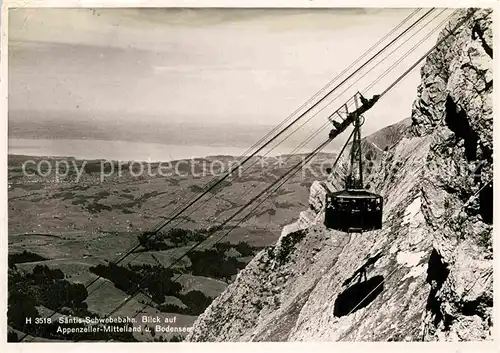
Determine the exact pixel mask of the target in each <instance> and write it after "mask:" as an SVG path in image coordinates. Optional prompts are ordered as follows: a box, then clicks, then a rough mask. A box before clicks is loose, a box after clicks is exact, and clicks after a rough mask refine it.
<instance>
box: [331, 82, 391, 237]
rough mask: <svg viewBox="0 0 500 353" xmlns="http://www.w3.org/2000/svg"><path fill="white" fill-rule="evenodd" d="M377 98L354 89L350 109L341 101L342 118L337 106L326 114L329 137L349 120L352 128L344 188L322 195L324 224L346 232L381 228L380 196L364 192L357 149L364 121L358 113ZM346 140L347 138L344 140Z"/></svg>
mask: <svg viewBox="0 0 500 353" xmlns="http://www.w3.org/2000/svg"><path fill="white" fill-rule="evenodd" d="M379 98H380V95H375V96H373V97H372V98H371V99H366V98H365V97H363V95H361V93H359V92H357V93H356V94H355V95H354V96H353V97H352V99H353V100H354V105H355V110H354V111H353V112H349V111H348V104H347V103H346V104H344V108H345V118H344V117H343V116H342V114H341V110H340V109H339V110H337V111H336V112H335V113H333V114H332V115H331V116H330V117H329V118H328V120H330V122H331V123H332V125H333V126H334V128H333V129H332V130H331V131H330V134H329V138H331V139H333V138H335V137H336V136H338V134H340V133H342V132H343V131H344V130H345V129H346V128H347V127H348V126H349V125H350V124H353V125H354V131H353V133H352V135H351V137H352V139H353V140H352V146H351V152H350V165H349V173H348V174H347V176H346V178H345V189H344V190H340V191H337V192H331V191H330V190H327V193H326V196H325V198H326V200H325V221H324V224H325V226H326V227H327V228H330V229H334V230H338V231H341V232H347V233H351V232H359V233H363V232H366V231H371V230H377V229H381V228H382V207H383V198H382V196H380V195H378V194H374V193H371V192H368V191H367V190H366V189H365V188H364V186H363V185H364V184H363V154H362V152H361V126H362V125H363V124H364V121H365V119H364V117H363V115H362V114H363V113H365V112H366V111H368V109H370V108H371V107H373V105H374V104H375V103H376V102H377V101H378V99H379ZM359 102H360V103H361V106H360V107H359V106H358V103H359ZM333 117H336V118H337V117H340V119H341V122H338V121H336V120H334V119H333ZM349 141H350V138H349V140H348V141H347V143H349Z"/></svg>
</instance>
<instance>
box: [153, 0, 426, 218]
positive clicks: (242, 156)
mask: <svg viewBox="0 0 500 353" xmlns="http://www.w3.org/2000/svg"><path fill="white" fill-rule="evenodd" d="M420 10H421V8H417V9H416V10H414V11H413V12H412V13H411V14H409V15H408V16H407V17H406V18H405V19H403V20H402V21H401V22H400V23H399V24H398V25H397V26H396V27H394V28H393V29H391V31H389V32H388V33H387V34H385V35H384V36H383V37H382V38H381V39H379V40H378V41H377V43H375V44H374V45H372V46H371V47H370V48H369V49H367V50H366V51H365V52H364V53H363V54H362V55H361V56H359V57H358V58H357V59H356V60H355V61H354V62H352V63H351V64H350V65H349V66H348V67H347V68H345V69H344V70H342V71H341V72H340V73H339V74H338V75H337V76H335V77H334V78H333V79H332V80H330V81H329V82H328V83H327V84H326V85H325V86H323V87H322V88H321V89H320V90H319V91H318V92H316V93H315V94H314V95H313V96H312V97H311V98H309V99H308V100H307V101H306V102H305V103H303V104H302V105H301V106H300V107H299V108H297V109H296V110H295V111H294V112H293V113H291V114H290V115H289V116H288V117H287V118H285V119H284V120H283V121H282V122H280V123H279V124H278V125H277V126H275V127H274V128H273V129H272V130H271V131H269V132H268V133H267V134H266V135H265V136H264V137H262V138H261V139H260V140H258V141H257V142H256V143H254V144H253V145H252V146H251V147H249V148H248V149H247V150H246V151H245V152H244V153H243V154H242V155H241V156H240V157H239V158H238V162H239V161H241V160H243V159H244V157H245V156H246V154H247V153H249V152H250V151H252V150H253V149H254V148H257V146H258V145H260V144H261V143H262V142H263V141H265V140H266V139H267V138H268V137H269V136H270V135H271V134H272V133H274V132H275V131H276V130H278V129H279V128H280V127H282V126H283V125H284V124H285V123H286V122H287V121H289V120H290V119H291V118H292V117H293V116H295V115H296V114H297V113H298V112H299V111H300V110H301V109H303V108H304V107H306V106H307V105H308V104H309V103H311V102H312V101H313V100H314V99H315V98H317V97H318V96H320V95H321V93H323V92H324V91H325V90H326V89H327V88H328V87H329V86H331V85H332V84H333V83H334V82H335V81H336V80H338V79H339V78H340V77H342V75H344V74H345V73H347V72H348V71H349V70H350V69H352V68H353V67H354V65H356V64H357V63H358V62H360V61H361V60H362V59H363V58H364V57H366V56H367V55H368V54H369V53H370V52H371V51H373V50H374V49H375V48H376V47H377V46H379V45H380V44H381V43H383V41H384V40H386V39H387V38H389V37H390V36H391V35H392V34H393V33H394V32H396V31H397V30H398V29H399V28H401V27H402V26H403V25H404V24H405V23H406V22H408V21H409V20H410V19H411V18H412V17H414V16H415V15H416V14H417V13H418V12H419V11H420ZM315 104H316V103H315ZM226 172H228V170H226ZM216 180H217V177H214V178H213V179H212V180H210V181H208V182H207V183H206V184H205V185H204V186H203V188H207V187H208V186H209V185H210V184H211V183H213V182H215V181H216ZM213 197H215V195H214V194H212V196H211V197H210V198H213ZM193 199H194V198H193ZM191 200H192V199H191ZM174 213H175V211H173V212H172V214H171V216H169V217H172V216H173V214H174ZM161 223H162V222H159V223H158V224H157V226H155V227H154V228H157V227H159V226H160V225H161Z"/></svg>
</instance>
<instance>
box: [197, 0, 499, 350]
mask: <svg viewBox="0 0 500 353" xmlns="http://www.w3.org/2000/svg"><path fill="white" fill-rule="evenodd" d="M470 11H472V10H462V11H461V12H459V13H458V14H457V15H456V16H455V17H454V18H453V19H452V20H451V21H450V24H448V26H447V28H448V29H450V28H453V27H454V25H455V24H456V23H457V22H458V21H460V20H461V18H463V16H466V15H467V14H468V13H469V12H470ZM491 16H492V15H491V11H490V10H488V9H480V10H477V11H476V12H475V13H474V15H473V19H472V20H471V21H469V22H468V23H467V24H466V25H465V26H463V27H462V29H461V30H460V32H459V33H458V34H457V35H454V36H452V37H450V38H448V39H447V40H446V41H445V43H444V44H443V46H442V47H440V48H439V50H437V51H435V52H433V53H432V54H431V55H429V57H428V58H427V60H426V63H425V65H424V66H423V68H422V71H421V75H422V83H421V85H420V86H419V88H418V96H417V98H416V100H415V103H414V105H413V110H412V125H411V127H409V128H407V129H406V131H405V135H404V137H403V138H402V139H401V140H400V141H399V142H397V143H396V144H395V145H394V146H392V147H390V148H389V149H388V150H387V151H386V152H384V153H383V154H382V155H381V158H380V160H379V161H378V162H377V163H376V164H375V165H373V170H372V172H371V176H370V180H369V182H370V183H371V188H373V189H374V190H377V191H378V192H379V193H381V194H382V195H383V196H384V199H385V204H384V227H383V229H382V230H380V231H377V232H369V233H365V234H352V235H347V234H344V233H340V232H336V231H332V230H328V229H326V228H325V227H324V226H323V217H324V213H323V207H324V204H323V197H324V192H325V188H336V187H339V184H340V182H339V179H338V176H336V175H335V174H332V176H331V177H330V178H329V180H327V181H323V182H317V183H314V184H313V185H312V187H311V198H310V201H309V202H310V205H311V207H310V209H309V210H307V211H304V212H303V214H302V215H301V217H300V219H299V221H298V222H296V223H295V224H292V225H289V226H287V227H286V228H285V229H284V230H283V233H282V236H281V237H280V239H279V241H278V243H277V244H276V246H275V247H272V248H269V249H266V250H263V251H261V252H260V253H259V254H258V255H257V256H256V257H255V258H254V259H253V260H252V261H251V262H250V263H249V265H248V266H247V267H246V268H245V269H244V270H242V271H241V272H240V273H239V274H238V276H237V278H236V280H235V281H234V282H233V283H232V284H231V285H230V286H229V287H228V288H227V289H226V291H225V292H223V293H222V294H221V295H220V296H219V297H218V298H217V299H215V300H214V302H213V303H212V304H211V305H210V306H209V307H208V308H207V310H206V311H205V313H204V314H202V315H201V316H200V317H199V318H198V320H197V321H196V323H195V325H194V328H193V331H192V332H191V333H190V334H189V336H188V338H187V339H188V340H190V341H295V340H299V341H310V340H316V341H318V340H319V341H342V340H344V341H401V340H408V341H413V340H485V339H491V332H490V329H491V325H492V323H491V316H492V313H491V311H492V301H493V289H492V266H493V264H492V245H491V244H492V241H491V237H492V221H493V220H492V217H493V214H492V207H493V204H492V203H493V199H492V193H493V189H492V186H489V185H491V184H488V182H489V181H490V180H491V177H492V151H493V136H492V135H493V131H492V123H493V114H492V113H493V112H492V55H493V54H492V53H493V51H492V32H491ZM444 32H445V31H444ZM441 35H444V34H441Z"/></svg>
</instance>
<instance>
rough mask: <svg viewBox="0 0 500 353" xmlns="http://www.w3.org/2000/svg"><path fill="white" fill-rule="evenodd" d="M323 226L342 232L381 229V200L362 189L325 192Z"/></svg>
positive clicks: (380, 197)
mask: <svg viewBox="0 0 500 353" xmlns="http://www.w3.org/2000/svg"><path fill="white" fill-rule="evenodd" d="M325 205H326V207H325V226H326V227H327V228H330V229H335V230H339V231H342V232H367V231H370V230H376V229H382V206H383V198H382V196H380V195H377V194H373V193H371V192H368V191H366V190H363V189H347V190H343V191H338V192H334V193H332V192H327V195H326V202H325Z"/></svg>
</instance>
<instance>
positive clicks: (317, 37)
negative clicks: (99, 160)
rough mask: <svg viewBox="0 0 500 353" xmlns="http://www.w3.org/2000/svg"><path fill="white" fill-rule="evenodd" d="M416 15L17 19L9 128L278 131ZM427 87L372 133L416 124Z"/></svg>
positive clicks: (399, 98)
mask: <svg viewBox="0 0 500 353" xmlns="http://www.w3.org/2000/svg"><path fill="white" fill-rule="evenodd" d="M412 11H413V9H383V10H377V9H371V10H363V9H350V10H342V9H332V10H302V9H295V10H283V9H282V10H269V9H266V10H259V9H253V10H246V9H232V10H230V9H211V10H204V9H197V10H195V9H170V10H164V9H99V10H90V9H19V10H14V11H13V10H11V12H10V17H9V109H10V112H11V113H10V117H11V119H17V118H22V117H21V116H20V115H16V111H25V110H29V111H31V112H37V113H39V114H40V116H42V115H47V114H50V112H51V111H63V112H68V113H71V112H75V113H77V112H78V115H76V114H75V116H74V117H73V116H72V115H71V114H68V119H72V118H74V119H77V118H78V116H80V117H81V116H85V117H87V118H89V119H94V120H95V121H99V119H107V116H109V113H116V114H118V115H120V116H121V119H124V120H127V119H136V115H134V114H140V116H141V119H151V120H153V121H155V120H157V119H158V120H161V121H186V122H203V123H206V124H216V123H252V124H266V125H273V124H277V123H279V122H280V121H281V120H282V119H284V118H285V117H286V116H287V115H288V114H289V113H291V112H292V111H294V110H295V109H296V108H297V107H298V106H300V105H301V104H302V103H303V102H304V101H306V100H307V99H308V98H309V97H311V96H312V95H313V94H314V93H316V92H317V91H318V90H319V89H320V88H321V87H323V86H324V85H325V84H326V83H327V82H328V81H329V80H330V79H331V78H333V77H334V76H335V75H337V74H338V73H339V72H340V71H341V70H342V69H344V68H345V67H346V66H347V65H348V64H350V63H351V62H352V61H353V60H354V59H356V58H357V57H358V56H359V55H360V54H361V53H362V52H363V51H364V50H366V49H367V48H368V47H370V46H371V45H372V44H373V43H375V42H376V41H377V40H378V39H379V38H380V37H382V36H383V35H384V34H385V33H387V32H388V31H389V30H390V29H391V28H393V27H394V26H395V25H396V24H398V23H399V22H400V21H401V20H402V19H403V18H405V17H406V16H407V15H408V14H409V13H410V12H412ZM422 14H423V12H422ZM436 14H437V13H436ZM445 15H446V14H444V15H443V16H441V17H439V19H444V17H445ZM430 18H432V16H431V17H429V19H430ZM438 22H439V21H435V22H433V25H437V23H438ZM426 31H427V30H424V31H422V35H420V37H422V36H423V35H424V34H425V33H426ZM416 38H418V36H417V37H416ZM435 38H436V35H434V36H432V37H431V38H430V40H429V41H427V42H425V43H424V45H422V48H419V49H418V50H417V51H416V53H415V55H414V56H413V57H416V56H419V55H421V54H422V53H423V52H424V51H425V50H427V49H428V48H430V46H431V45H432V44H434V43H435ZM414 42H415V40H414V41H413V43H414ZM408 48H409V47H408ZM417 54H418V55H417ZM391 58H396V56H395V55H393V56H391ZM410 64H411V61H408V62H407V64H406V66H408V65H410ZM403 69H404V67H402V68H401V69H400V70H399V72H402V71H403ZM380 72H381V71H380ZM380 72H379V73H380ZM394 77H395V75H392V76H391V75H389V76H388V77H387V80H386V81H385V82H387V83H388V82H390V81H391V78H392V79H393V78H394ZM419 81H420V78H419V72H418V70H415V71H414V72H413V73H412V74H411V75H410V76H409V77H408V78H407V79H406V80H405V81H403V82H402V83H401V84H400V86H398V87H399V88H398V89H397V90H394V92H393V93H391V94H390V95H388V96H387V97H386V98H384V100H381V102H380V103H379V104H378V105H377V107H376V109H375V108H374V110H373V112H370V114H371V115H373V116H375V118H370V119H368V117H367V125H366V126H367V129H368V130H373V129H375V127H376V126H377V127H381V126H383V125H387V124H390V123H392V122H395V121H399V120H401V119H403V118H406V117H408V116H409V115H410V109H411V103H412V101H413V99H414V98H415V94H416V87H417V85H418V83H419ZM369 82H370V81H369V80H364V81H361V83H360V84H359V85H358V86H357V87H355V89H356V90H361V89H362V88H364V86H366V85H367V84H368V83H369ZM382 83H383V82H382ZM382 83H381V86H380V87H379V89H382V88H383V86H384V85H383V84H382ZM373 93H377V92H375V90H374V91H373ZM338 103H341V102H340V101H339V102H338ZM338 105H339V104H334V106H338ZM105 113H106V114H105ZM324 121H325V120H324V119H321V120H319V121H318V122H315V123H314V124H319V123H323V122H324Z"/></svg>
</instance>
